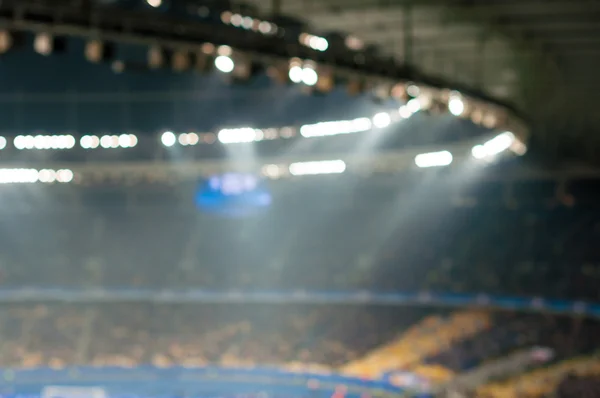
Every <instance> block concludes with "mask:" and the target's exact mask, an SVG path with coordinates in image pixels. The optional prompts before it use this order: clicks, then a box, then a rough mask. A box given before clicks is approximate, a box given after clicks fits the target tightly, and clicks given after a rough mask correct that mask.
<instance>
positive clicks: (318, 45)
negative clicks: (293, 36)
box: [298, 33, 329, 51]
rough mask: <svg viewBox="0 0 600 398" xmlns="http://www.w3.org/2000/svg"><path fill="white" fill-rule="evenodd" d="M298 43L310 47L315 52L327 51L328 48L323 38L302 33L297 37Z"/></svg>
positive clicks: (327, 43)
mask: <svg viewBox="0 0 600 398" xmlns="http://www.w3.org/2000/svg"><path fill="white" fill-rule="evenodd" d="M298 41H299V42H300V44H302V45H304V46H306V47H310V48H312V49H313V50H316V51H327V49H328V48H329V42H328V41H327V39H326V38H324V37H319V36H315V35H311V34H309V33H302V34H301V35H300V36H299V37H298Z"/></svg>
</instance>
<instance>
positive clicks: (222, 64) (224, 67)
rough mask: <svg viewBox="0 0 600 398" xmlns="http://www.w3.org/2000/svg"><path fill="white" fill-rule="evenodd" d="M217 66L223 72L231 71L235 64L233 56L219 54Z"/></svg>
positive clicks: (216, 60)
mask: <svg viewBox="0 0 600 398" xmlns="http://www.w3.org/2000/svg"><path fill="white" fill-rule="evenodd" d="M215 67H216V68H217V69H218V70H220V71H221V72H223V73H231V72H232V71H233V68H234V67H235V64H234V62H233V60H232V59H231V57H228V56H227V55H219V56H218V57H217V58H215Z"/></svg>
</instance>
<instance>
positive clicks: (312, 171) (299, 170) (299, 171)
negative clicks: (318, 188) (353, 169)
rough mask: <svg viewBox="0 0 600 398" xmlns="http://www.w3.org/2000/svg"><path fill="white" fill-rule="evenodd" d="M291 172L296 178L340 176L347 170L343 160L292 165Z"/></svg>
mask: <svg viewBox="0 0 600 398" xmlns="http://www.w3.org/2000/svg"><path fill="white" fill-rule="evenodd" d="M289 170H290V174H291V175H294V176H304V175H317V174H340V173H343V172H344V171H345V170H346V163H345V162H344V161H343V160H322V161H315V162H298V163H292V164H290V167H289Z"/></svg>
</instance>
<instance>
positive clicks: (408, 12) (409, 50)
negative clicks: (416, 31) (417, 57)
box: [402, 4, 413, 65]
mask: <svg viewBox="0 0 600 398" xmlns="http://www.w3.org/2000/svg"><path fill="white" fill-rule="evenodd" d="M412 10H413V8H412V5H410V4H406V6H405V7H404V12H403V16H404V19H403V24H402V30H403V32H402V38H403V39H404V48H403V50H404V59H403V61H404V64H405V65H411V64H412V62H413V59H412V55H413V13H412Z"/></svg>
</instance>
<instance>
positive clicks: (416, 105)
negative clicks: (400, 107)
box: [406, 98, 421, 114]
mask: <svg viewBox="0 0 600 398" xmlns="http://www.w3.org/2000/svg"><path fill="white" fill-rule="evenodd" d="M406 108H407V109H408V111H409V112H410V113H411V114H414V113H417V112H419V111H420V110H421V101H419V100H418V98H413V99H411V100H410V101H408V102H407V103H406Z"/></svg>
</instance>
